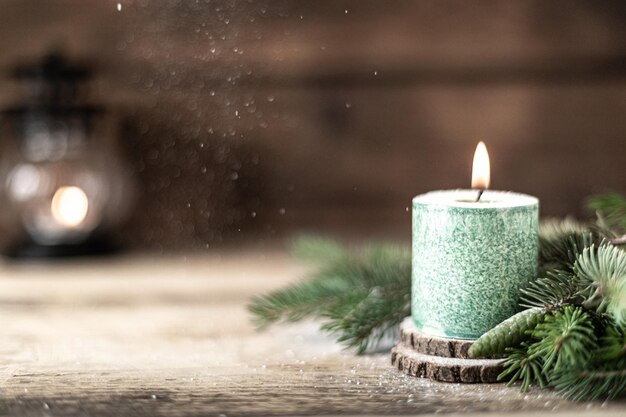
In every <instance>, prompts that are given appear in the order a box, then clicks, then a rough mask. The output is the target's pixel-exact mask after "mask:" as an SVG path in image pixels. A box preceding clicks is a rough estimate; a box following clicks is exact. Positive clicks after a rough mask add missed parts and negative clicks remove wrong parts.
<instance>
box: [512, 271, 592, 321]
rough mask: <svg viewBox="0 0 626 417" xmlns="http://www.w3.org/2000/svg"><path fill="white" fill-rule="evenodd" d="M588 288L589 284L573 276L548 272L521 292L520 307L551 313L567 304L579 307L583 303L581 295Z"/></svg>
mask: <svg viewBox="0 0 626 417" xmlns="http://www.w3.org/2000/svg"><path fill="white" fill-rule="evenodd" d="M588 287H589V284H588V283H587V282H586V281H583V280H581V279H579V278H578V277H577V276H576V275H575V274H572V273H570V272H564V271H560V270H556V271H550V272H548V273H547V274H546V276H545V277H542V278H538V279H536V280H535V281H533V282H531V283H530V284H529V285H528V287H526V288H523V289H522V290H521V293H522V295H521V297H520V306H522V307H525V308H532V307H541V308H545V309H546V310H548V311H552V310H557V309H559V308H561V307H562V306H564V305H568V304H574V305H580V304H581V303H582V302H583V301H584V297H583V296H582V295H581V294H582V293H584V292H585V290H586V289H587V288H588Z"/></svg>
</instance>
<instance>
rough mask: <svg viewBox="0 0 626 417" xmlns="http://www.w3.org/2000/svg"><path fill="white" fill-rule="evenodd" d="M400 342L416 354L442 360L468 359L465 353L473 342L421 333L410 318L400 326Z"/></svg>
mask: <svg viewBox="0 0 626 417" xmlns="http://www.w3.org/2000/svg"><path fill="white" fill-rule="evenodd" d="M400 342H401V343H402V344H403V345H404V346H406V347H408V348H411V349H413V350H414V351H416V352H418V353H423V354H425V355H433V356H441V357H443V358H462V359H469V356H468V354H467V351H468V350H469V348H470V346H472V343H474V341H473V340H464V339H450V338H446V337H439V336H431V335H429V334H425V333H422V332H421V331H420V330H418V329H417V327H415V324H413V320H411V317H407V318H405V319H404V321H403V322H402V324H400Z"/></svg>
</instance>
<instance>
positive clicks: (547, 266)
mask: <svg viewBox="0 0 626 417" xmlns="http://www.w3.org/2000/svg"><path fill="white" fill-rule="evenodd" d="M538 236H539V276H544V275H545V274H546V273H547V272H548V271H554V270H560V271H566V272H571V271H572V265H573V264H574V262H575V261H576V258H577V257H578V255H579V254H580V253H581V252H582V250H583V249H584V248H586V247H587V246H590V245H591V244H592V243H594V242H596V241H598V237H597V236H596V235H594V234H593V233H591V232H590V229H589V228H588V227H587V226H585V225H584V224H582V223H579V222H577V221H575V220H572V219H564V220H560V221H559V220H554V219H552V220H546V221H543V222H541V223H540V225H539V230H538Z"/></svg>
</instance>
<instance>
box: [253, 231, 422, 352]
mask: <svg viewBox="0 0 626 417" xmlns="http://www.w3.org/2000/svg"><path fill="white" fill-rule="evenodd" d="M293 252H294V255H295V256H297V257H298V258H300V259H302V260H306V261H312V262H314V263H315V264H316V265H317V269H315V270H313V272H311V273H310V274H309V275H308V276H307V277H305V279H304V280H302V281H300V282H297V283H295V284H292V285H290V286H288V287H287V288H284V289H279V290H276V291H273V292H271V293H269V294H267V295H264V296H259V297H255V298H253V299H252V301H251V303H250V305H249V306H248V309H249V311H250V312H251V313H252V314H253V315H254V321H255V323H256V324H257V326H258V327H264V326H267V325H269V324H271V323H275V322H278V321H281V320H284V321H298V320H301V319H304V318H319V319H321V320H322V326H321V328H322V330H324V331H328V332H331V333H333V334H336V335H337V339H338V341H339V342H341V343H343V344H346V345H347V346H349V347H354V348H356V351H357V353H363V352H365V351H366V350H372V349H376V347H377V346H378V343H379V342H380V341H381V340H383V339H387V338H390V339H392V338H395V337H396V336H397V334H398V325H399V323H400V322H401V321H402V320H403V319H404V318H405V317H406V316H409V315H410V314H411V306H410V301H411V299H410V298H411V254H410V251H409V250H407V249H406V248H404V247H398V246H396V245H391V244H376V245H371V246H367V247H363V248H356V249H353V250H349V249H347V248H345V247H343V246H341V245H339V244H338V243H336V242H334V241H332V240H326V239H320V238H315V237H304V238H300V239H298V240H296V241H295V242H294V244H293Z"/></svg>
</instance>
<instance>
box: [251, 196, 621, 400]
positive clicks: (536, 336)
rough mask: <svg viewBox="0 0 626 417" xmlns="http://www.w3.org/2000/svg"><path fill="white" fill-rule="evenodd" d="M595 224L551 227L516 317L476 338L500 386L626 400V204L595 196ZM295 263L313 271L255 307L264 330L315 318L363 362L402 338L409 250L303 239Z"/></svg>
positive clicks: (546, 226) (476, 349) (543, 234)
mask: <svg viewBox="0 0 626 417" xmlns="http://www.w3.org/2000/svg"><path fill="white" fill-rule="evenodd" d="M588 207H589V208H590V209H591V210H593V211H594V212H595V213H596V216H597V219H596V221H595V223H591V224H586V223H580V222H577V221H575V220H572V219H564V220H548V221H545V222H542V224H541V226H540V229H539V254H538V256H539V270H538V275H537V278H536V279H535V280H533V281H532V282H531V283H530V284H529V286H528V287H527V288H525V289H523V290H522V297H521V300H520V308H521V311H520V312H519V313H518V314H516V315H514V316H513V317H511V318H509V319H507V320H505V321H504V322H502V323H501V324H499V325H498V326H496V327H495V328H494V329H492V330H490V331H489V332H487V333H486V334H484V335H483V336H482V337H480V338H479V339H478V340H477V341H476V342H475V343H474V344H473V345H472V347H471V349H470V351H469V353H470V355H471V356H473V357H504V371H503V373H502V374H501V375H500V378H499V379H501V380H508V381H509V383H510V384H512V383H516V382H520V383H521V388H522V390H523V391H525V390H527V389H529V388H530V387H531V386H533V385H537V386H539V387H553V388H554V389H556V390H557V391H559V392H561V393H562V394H563V395H565V396H566V397H567V398H571V399H575V400H593V399H598V398H608V399H611V398H616V397H620V396H624V395H626V198H624V197H622V196H619V195H616V194H606V195H602V196H596V197H593V198H591V199H590V200H589V202H588ZM293 252H294V255H295V256H297V257H298V258H299V259H301V260H304V261H307V262H312V263H313V264H314V269H312V271H311V272H310V273H309V274H308V275H307V276H305V278H304V279H303V280H301V281H299V282H296V283H294V284H292V285H289V286H287V287H286V288H283V289H279V290H276V291H273V292H271V293H269V294H267V295H264V296H258V297H255V298H254V299H253V300H252V301H251V303H250V305H249V310H250V312H251V313H252V314H253V316H254V321H255V323H256V325H257V326H258V327H260V328H262V327H265V326H267V325H269V324H272V323H276V322H280V321H298V320H301V319H304V318H317V319H320V320H321V321H322V325H321V328H322V330H324V331H328V332H331V333H333V334H335V335H336V336H337V339H338V341H339V342H341V343H343V344H345V345H346V346H349V347H354V348H356V352H357V353H363V352H365V351H368V350H371V349H373V348H375V347H376V346H378V344H379V342H380V341H381V340H383V339H386V338H388V337H395V336H397V334H398V325H399V323H400V322H401V321H402V320H403V319H404V317H406V316H408V315H410V287H411V255H410V250H409V249H408V248H404V247H397V246H395V245H387V244H375V245H370V246H366V247H363V248H347V247H345V246H344V245H340V244H338V243H336V242H334V241H332V240H326V239H320V238H303V239H299V240H297V241H296V242H295V244H294V246H293Z"/></svg>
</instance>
